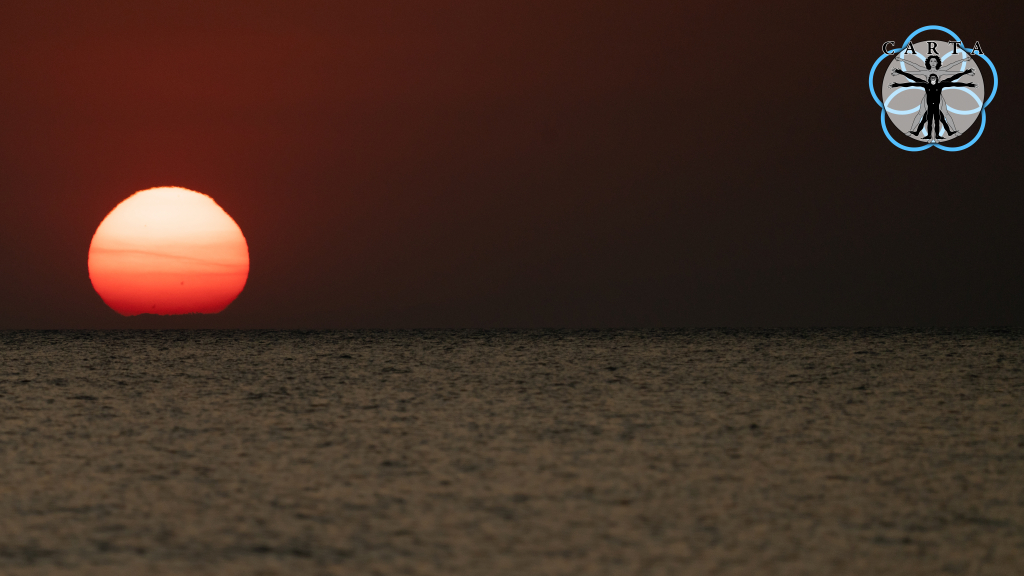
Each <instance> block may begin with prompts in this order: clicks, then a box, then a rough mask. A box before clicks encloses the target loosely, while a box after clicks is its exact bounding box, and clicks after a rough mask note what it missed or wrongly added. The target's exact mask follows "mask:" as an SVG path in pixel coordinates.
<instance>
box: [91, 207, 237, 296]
mask: <svg viewBox="0 0 1024 576" xmlns="http://www.w3.org/2000/svg"><path fill="white" fill-rule="evenodd" d="M248 276H249V249H248V246H247V245H246V242H245V237H244V236H243V235H242V230H241V229H240V228H239V227H238V225H237V224H236V223H235V221H234V220H233V219H232V218H231V216H229V215H228V214H227V212H225V211H224V210H223V209H222V208H221V207H220V206H219V205H217V203H216V202H214V200H213V198H210V197H209V196H207V195H205V194H200V193H199V192H194V191H192V190H186V189H185V188H174V187H162V188H151V189H149V190H143V191H141V192H136V193H135V194H133V195H132V196H130V197H129V198H127V199H126V200H124V201H123V202H121V203H120V204H118V205H117V207H116V208H114V210H113V211H111V212H110V214H108V215H107V217H106V218H104V219H103V222H102V223H100V226H99V228H97V229H96V234H95V235H94V236H93V238H92V244H91V245H90V247H89V279H90V280H92V285H93V288H95V289H96V292H97V293H98V294H99V295H100V297H101V298H102V299H103V301H104V302H106V303H107V305H108V306H110V307H111V308H113V309H114V310H115V311H117V312H118V313H119V314H123V315H125V316H135V315H137V314H163V315H168V314H193V313H201V314H214V313H217V312H220V311H221V310H224V309H225V308H227V306H228V305H229V304H231V302H232V301H234V299H235V298H236V297H237V296H238V294H239V293H241V292H242V288H243V287H245V281H246V279H247V278H248Z"/></svg>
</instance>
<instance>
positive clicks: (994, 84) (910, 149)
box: [868, 25, 999, 152]
mask: <svg viewBox="0 0 1024 576" xmlns="http://www.w3.org/2000/svg"><path fill="white" fill-rule="evenodd" d="M928 30H939V31H942V32H945V33H946V34H949V35H950V36H952V37H953V39H954V40H956V41H958V42H960V43H961V45H963V41H962V40H960V37H959V36H957V35H956V33H954V32H953V31H952V30H950V29H949V28H946V27H945V26H934V25H932V26H922V27H920V28H918V29H917V30H914V32H913V33H912V34H911V35H910V36H908V37H907V40H906V41H905V42H904V43H903V47H902V48H900V51H901V52H902V51H904V50H906V49H907V46H908V45H910V43H911V42H912V41H913V40H914V36H917V35H918V34H920V33H921V32H926V31H928ZM965 51H966V48H965ZM891 56H893V54H882V55H881V56H879V57H878V60H875V63H874V65H872V66H871V72H870V73H868V90H870V91H871V97H872V98H874V99H875V103H876V104H878V106H879V107H881V109H882V132H884V133H885V137H886V138H888V139H889V142H892V145H893V146H895V147H897V148H899V149H900V150H906V151H907V152H920V151H921V150H927V149H929V148H931V147H932V146H934V147H936V148H938V149H939V150H943V151H945V152H959V151H961V150H966V149H968V148H970V147H971V146H973V145H974V143H975V142H977V141H978V138H981V135H982V133H984V132H985V108H988V105H989V104H991V103H992V99H993V98H995V97H996V90H997V89H999V74H997V73H996V66H995V64H993V63H992V60H990V59H989V57H988V56H985V55H984V54H973V55H972V56H981V57H982V58H983V59H984V60H985V62H986V63H987V64H988V67H989V68H991V69H992V79H993V82H992V92H991V93H990V94H989V95H988V99H987V100H985V104H984V105H983V106H982V107H981V127H980V128H979V129H978V133H977V134H975V135H974V138H972V139H971V141H970V142H968V143H967V144H964V145H963V146H943V145H942V144H938V143H931V142H929V143H928V144H925V145H924V146H905V145H903V144H900V143H899V142H897V141H896V140H895V139H894V138H893V137H892V134H889V127H888V126H886V125H885V105H883V104H882V101H881V100H880V99H879V98H878V94H876V93H875V69H877V68H878V65H879V64H881V63H882V60H885V59H886V58H889V57H891Z"/></svg>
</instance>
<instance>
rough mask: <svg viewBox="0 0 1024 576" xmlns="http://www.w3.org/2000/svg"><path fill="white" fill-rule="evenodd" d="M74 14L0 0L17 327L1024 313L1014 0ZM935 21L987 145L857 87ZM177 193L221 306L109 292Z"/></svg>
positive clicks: (4, 282)
mask: <svg viewBox="0 0 1024 576" xmlns="http://www.w3.org/2000/svg"><path fill="white" fill-rule="evenodd" d="M19 4H20V5H19ZM70 4H72V3H70V2H65V1H51V2H44V1H33V2H31V3H28V2H25V3H6V4H5V5H4V6H3V7H2V8H0V328H32V327H35V328H72V327H81V328H90V327H95V328H101V327H128V326H177V325H189V326H211V327H214V326H216V327H307V328H357V327H381V328H389V327H608V326H821V325H962V324H981V325H986V324H1000V325H1005V324H1021V323H1022V322H1024V303H1022V298H1024V268H1022V265H1024V261H1022V260H1024V259H1022V257H1021V250H1022V246H1024V226H1022V225H1021V220H1022V216H1024V200H1022V195H1021V189H1022V186H1021V183H1020V182H1021V179H1020V175H1021V174H1020V173H1021V157H1022V151H1024V150H1022V144H1021V138H1020V135H1019V127H1020V126H1021V125H1024V124H1022V121H1024V118H1022V114H1021V109H1020V108H1021V105H1022V100H1021V91H1020V89H1019V88H1018V86H1019V85H1020V82H1019V78H1021V77H1022V75H1021V73H1020V61H1021V58H1020V52H1019V49H1018V45H1017V38H1018V37H1019V36H1020V34H1019V31H1018V30H1017V28H1016V27H1015V26H1016V23H1018V22H1019V19H1018V18H1016V17H1015V15H1011V14H1010V13H1008V12H1000V9H993V8H992V7H991V6H988V7H984V8H983V7H982V6H981V5H964V4H962V3H956V4H953V3H950V4H948V6H947V5H944V4H942V3H929V4H928V9H927V10H925V9H923V8H920V9H915V10H913V11H911V10H907V11H906V12H905V13H901V12H900V8H899V7H898V6H894V5H893V4H892V3H890V2H877V3H874V4H872V3H855V4H853V3H851V4H850V5H848V6H846V7H842V8H841V7H839V5H838V4H836V5H832V4H830V3H820V2H802V3H799V2H791V3H765V2H752V1H751V2H732V3H729V2H714V3H713V2H700V3H696V2H681V1H673V2H647V3H635V2H595V1H588V2H552V1H550V0H547V1H543V2H514V3H496V2H479V1H474V2H439V1H437V2H383V1H380V0H375V1H372V2H371V1H366V2H339V1H325V2H296V1H294V0H292V1H287V2H283V1H282V2H266V1H262V2H261V1H252V0H249V1H245V2H240V1H231V2H219V1H216V0H204V1H202V2H169V3H161V2H153V1H149V0H147V1H146V2H138V1H134V0H133V1H125V2H107V3H102V2H89V3H84V2H83V3H76V4H77V7H74V8H71V7H69V5H70ZM1006 6H1008V7H1009V6H1011V3H1007V4H1006ZM1008 9H1009V8H1007V9H1006V10H1008ZM965 11H966V13H965ZM943 16H947V17H949V18H950V19H948V20H942V17H943ZM922 19H923V20H922ZM933 20H934V22H933ZM932 23H939V24H943V25H946V26H950V27H951V28H953V29H954V30H956V31H958V33H959V34H960V35H961V36H962V37H963V38H964V39H965V40H968V41H970V42H973V41H974V40H980V41H981V42H982V45H983V47H984V49H985V52H986V53H987V54H988V55H989V56H990V57H992V59H993V60H994V61H995V63H996V64H997V65H998V66H999V72H1000V80H1001V85H1000V89H999V94H998V96H997V98H996V100H995V102H994V104H993V105H992V106H991V107H990V108H989V114H988V118H989V123H988V126H987V128H986V132H985V135H984V136H983V137H982V139H981V141H980V142H979V143H978V144H977V145H975V146H974V147H973V148H972V149H971V150H969V151H966V152H960V153H956V154H948V153H941V152H939V151H937V150H930V151H927V152H924V153H918V154H910V153H904V152H900V151H898V150H896V149H895V148H893V147H892V146H891V145H890V144H889V143H888V142H886V141H885V140H884V137H883V136H882V134H881V130H880V127H879V125H878V108H877V106H876V105H875V104H874V102H873V101H872V100H871V98H870V96H869V95H868V92H867V88H866V86H865V84H866V82H865V77H866V74H867V70H868V68H869V67H870V65H871V63H872V62H873V61H874V59H875V58H876V57H877V55H878V54H879V53H880V47H881V43H882V42H883V41H885V40H890V39H891V40H895V41H897V42H902V40H903V39H904V38H905V37H906V36H907V34H909V33H910V32H911V31H912V30H913V29H915V28H917V27H919V26H922V25H925V24H932ZM160 185H175V186H183V187H187V188H192V189H195V190H199V191H201V192H204V193H206V194H209V195H211V196H213V197H214V198H215V199H216V200H217V202H218V203H220V204H221V206H223V207H224V208H225V209H226V210H227V211H228V213H229V214H231V215H232V216H233V217H234V218H235V220H236V221H237V222H238V224H239V225H240V226H241V228H242V230H243V232H244V233H245V235H246V237H247V239H248V242H249V248H250V254H251V266H252V268H251V274H250V277H249V282H248V285H247V287H246V289H245V291H244V292H243V293H242V295H241V296H240V297H239V298H238V300H237V301H236V302H235V303H234V304H232V306H231V307H229V308H228V310H227V311H225V312H224V313H222V314H220V315H217V316H212V317H203V318H201V319H188V320H185V321H183V320H181V319H178V320H163V319H153V318H149V319H145V318H144V319H138V318H136V319H125V318H121V317H119V316H117V315H116V313H114V312H113V311H111V310H109V309H108V308H107V307H106V306H105V305H104V304H103V302H102V301H101V300H100V298H99V297H98V296H97V295H96V294H95V292H94V291H93V289H92V287H91V286H90V283H89V278H88V271H87V268H86V255H87V251H88V247H89V241H90V239H91V237H92V234H93V232H94V231H95V229H96V227H97V226H98V225H99V223H100V221H101V220H102V219H103V217H104V216H105V215H106V214H107V213H108V212H109V211H110V210H111V209H113V207H114V206H115V205H116V204H117V203H118V202H120V201H121V200H123V199H124V198H125V197H127V196H128V195H130V194H131V193H133V192H135V191H137V190H140V189H144V188H149V187H153V186H160Z"/></svg>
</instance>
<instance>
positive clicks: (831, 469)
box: [0, 329, 1024, 575]
mask: <svg viewBox="0 0 1024 576" xmlns="http://www.w3.org/2000/svg"><path fill="white" fill-rule="evenodd" d="M0 573H3V574H12V575H19V574H64V573H67V574H72V573H74V574H103V575H109V574H114V575H117V574H126V575H127V574H132V575H135V574H211V575H212V574H218V575H220V574H228V575H232V574H252V575H257V574H259V575H270V574H281V575H285V574H289V575H291V574H388V575H390V574H437V575H454V574H480V575H504V574H508V575H513V574H514V575H545V574H552V575H554V574H637V575H647V574H666V575H668V574H730V575H732V574H735V575H757V574H779V575H798V574H807V575H812V574H813V575H823V574H864V575H868V574H870V575H877V574H929V575H934V574H968V575H974V574H1007V575H1009V574H1022V573H1024V331H1022V330H1018V329H1014V330H977V331H971V330H953V331H941V330H925V331H910V330H874V331H872V330H779V331H756V330H747V331H726V330H694V331H583V332H571V331H381V332H280V331H124V332H0Z"/></svg>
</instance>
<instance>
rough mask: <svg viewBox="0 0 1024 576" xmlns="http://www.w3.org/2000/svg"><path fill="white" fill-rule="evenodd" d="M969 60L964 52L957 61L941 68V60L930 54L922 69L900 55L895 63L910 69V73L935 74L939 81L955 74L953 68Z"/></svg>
mask: <svg viewBox="0 0 1024 576" xmlns="http://www.w3.org/2000/svg"><path fill="white" fill-rule="evenodd" d="M969 60H971V57H970V56H968V55H967V53H966V52H964V53H962V56H961V58H960V59H959V60H953V61H952V62H950V63H949V64H946V65H945V66H943V65H942V58H939V57H938V56H936V55H934V54H932V55H931V56H929V57H927V58H925V61H924V68H922V67H921V65H920V64H915V63H914V61H913V60H909V59H907V58H904V56H903V55H902V54H901V55H900V56H897V57H896V61H897V62H899V63H900V64H902V65H903V66H908V67H910V72H912V73H914V74H935V75H937V76H938V77H939V80H942V78H943V76H949V75H950V74H956V71H954V70H953V68H956V67H958V66H960V65H961V64H964V63H965V62H967V61H969ZM903 70H906V68H903ZM972 76H973V74H972Z"/></svg>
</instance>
